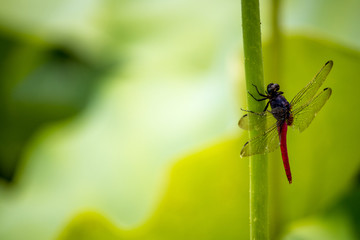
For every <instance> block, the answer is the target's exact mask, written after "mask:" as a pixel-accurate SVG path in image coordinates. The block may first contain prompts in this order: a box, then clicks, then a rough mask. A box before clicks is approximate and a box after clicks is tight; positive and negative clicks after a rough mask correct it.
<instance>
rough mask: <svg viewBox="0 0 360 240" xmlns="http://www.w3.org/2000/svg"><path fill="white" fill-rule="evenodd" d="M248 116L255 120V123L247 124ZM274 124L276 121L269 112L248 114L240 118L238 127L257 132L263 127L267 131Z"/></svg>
mask: <svg viewBox="0 0 360 240" xmlns="http://www.w3.org/2000/svg"><path fill="white" fill-rule="evenodd" d="M250 116H251V117H252V118H254V119H255V122H254V123H253V124H252V125H250V124H249V118H250ZM275 122H276V119H275V118H274V116H273V115H272V114H271V113H270V112H260V113H256V112H248V113H247V114H245V115H244V116H242V117H241V118H240V120H239V123H238V125H239V127H240V128H242V129H244V130H253V129H256V130H259V129H261V128H262V127H263V126H265V129H268V128H269V127H271V126H272V125H274V123H275Z"/></svg>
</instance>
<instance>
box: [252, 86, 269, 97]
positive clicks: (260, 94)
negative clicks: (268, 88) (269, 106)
mask: <svg viewBox="0 0 360 240" xmlns="http://www.w3.org/2000/svg"><path fill="white" fill-rule="evenodd" d="M253 86H254V87H255V89H256V91H257V93H258V94H259V95H260V96H262V97H266V98H267V96H266V95H264V94H262V93H260V92H259V89H258V88H257V86H256V85H255V84H253Z"/></svg>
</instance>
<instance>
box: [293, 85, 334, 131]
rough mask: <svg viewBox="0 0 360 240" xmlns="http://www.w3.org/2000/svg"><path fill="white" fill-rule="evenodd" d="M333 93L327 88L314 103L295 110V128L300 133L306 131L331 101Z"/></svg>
mask: <svg viewBox="0 0 360 240" xmlns="http://www.w3.org/2000/svg"><path fill="white" fill-rule="evenodd" d="M331 92H332V91H331V88H325V89H324V90H323V91H322V92H321V93H319V94H318V95H317V96H316V97H315V98H314V99H313V101H311V102H310V103H308V104H306V105H303V106H301V107H300V108H297V109H294V111H292V114H293V116H294V121H293V126H294V127H295V128H297V129H299V131H300V132H302V131H304V130H305V129H306V128H307V127H308V126H309V125H310V123H311V122H312V120H313V119H314V117H315V116H316V114H317V113H318V112H319V111H320V109H321V108H322V107H323V106H324V104H325V103H326V101H327V100H328V99H329V97H330V96H331Z"/></svg>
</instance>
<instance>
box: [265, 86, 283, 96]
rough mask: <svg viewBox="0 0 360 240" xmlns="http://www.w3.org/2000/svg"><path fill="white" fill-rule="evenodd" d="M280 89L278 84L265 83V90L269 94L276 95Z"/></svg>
mask: <svg viewBox="0 0 360 240" xmlns="http://www.w3.org/2000/svg"><path fill="white" fill-rule="evenodd" d="M279 90H280V86H279V84H277V83H270V84H269V85H267V92H268V94H269V95H276V93H277V92H278V91H279Z"/></svg>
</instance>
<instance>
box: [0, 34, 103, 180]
mask: <svg viewBox="0 0 360 240" xmlns="http://www.w3.org/2000/svg"><path fill="white" fill-rule="evenodd" d="M0 59H1V61H0V133H1V134H0V178H2V179H4V180H6V181H8V182H11V181H12V180H13V178H14V176H15V174H16V169H17V166H18V163H19V161H20V158H21V155H22V152H23V149H24V147H25V145H26V144H27V142H28V141H29V139H30V138H31V137H32V136H33V134H34V133H35V132H36V131H37V130H39V128H41V127H42V126H43V125H45V124H48V123H50V122H54V121H58V120H62V119H65V118H69V117H72V116H75V115H76V114H78V113H79V112H80V111H81V110H82V109H84V107H85V106H86V105H87V103H88V102H89V100H90V99H91V95H92V93H93V91H94V89H95V88H96V85H97V84H98V79H99V76H100V75H101V74H103V73H104V72H105V71H106V67H99V66H98V65H95V64H93V63H91V62H90V61H89V60H88V59H86V58H84V57H82V56H79V55H78V54H76V53H74V51H71V50H70V49H68V48H66V47H64V46H60V45H58V46H57V45H51V44H49V43H45V42H43V41H41V40H39V39H35V38H33V37H30V36H20V35H16V34H11V33H10V34H9V32H8V31H0Z"/></svg>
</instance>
